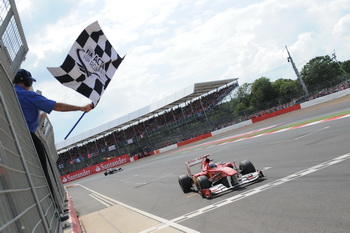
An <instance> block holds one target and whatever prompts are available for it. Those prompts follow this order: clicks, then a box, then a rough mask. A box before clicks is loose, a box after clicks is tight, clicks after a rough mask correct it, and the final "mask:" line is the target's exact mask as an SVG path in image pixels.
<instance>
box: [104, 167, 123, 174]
mask: <svg viewBox="0 0 350 233" xmlns="http://www.w3.org/2000/svg"><path fill="white" fill-rule="evenodd" d="M121 171H123V168H121V167H120V168H110V169H107V170H105V172H104V174H105V176H107V175H109V174H114V173H118V172H121Z"/></svg>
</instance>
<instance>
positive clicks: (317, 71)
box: [300, 55, 342, 91]
mask: <svg viewBox="0 0 350 233" xmlns="http://www.w3.org/2000/svg"><path fill="white" fill-rule="evenodd" d="M300 74H301V75H302V78H303V80H304V82H305V84H306V86H307V87H308V89H309V90H310V89H311V90H313V91H314V90H317V89H319V88H325V87H329V86H332V85H335V84H337V83H335V82H338V77H339V76H340V75H341V74H342V73H341V69H340V67H339V65H338V64H337V63H336V62H335V61H333V60H332V58H331V57H330V56H328V55H326V56H319V57H315V58H313V59H311V60H310V61H309V62H308V63H307V64H306V65H305V66H304V67H303V69H302V70H301V72H300Z"/></svg>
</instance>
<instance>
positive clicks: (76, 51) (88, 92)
mask: <svg viewBox="0 0 350 233" xmlns="http://www.w3.org/2000/svg"><path fill="white" fill-rule="evenodd" d="M123 59H124V57H123V58H121V57H120V56H119V55H118V53H117V52H116V51H115V50H114V49H113V47H112V45H111V44H110V43H109V41H108V39H107V37H106V36H105V35H104V33H103V31H102V29H101V27H100V25H99V24H98V22H97V21H96V22H94V23H93V24H91V25H89V26H88V27H87V28H85V29H84V31H83V32H82V33H81V34H80V35H79V37H78V38H77V40H76V41H75V42H74V44H73V46H72V48H71V49H70V51H69V54H68V55H67V57H66V59H65V60H64V62H63V64H62V65H61V66H60V67H50V68H47V69H48V70H49V71H50V72H51V74H52V75H53V76H54V77H55V78H56V79H57V80H58V81H59V82H60V83H62V84H63V85H65V86H67V87H69V88H72V89H73V90H75V91H77V92H79V93H80V94H82V95H84V96H85V97H87V98H89V99H90V100H91V101H92V103H93V104H94V106H96V105H97V103H98V102H99V101H100V98H101V96H102V94H103V92H104V91H105V90H106V88H107V86H108V84H109V83H110V81H111V79H112V77H113V75H114V73H115V71H116V70H117V69H118V67H119V65H120V63H121V62H122V61H123Z"/></svg>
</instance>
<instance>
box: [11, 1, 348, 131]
mask: <svg viewBox="0 0 350 233" xmlns="http://www.w3.org/2000/svg"><path fill="white" fill-rule="evenodd" d="M38 3H40V4H39V5H40V7H39V8H40V11H38V9H34V8H33V4H32V2H30V1H23V0H20V1H18V2H17V5H18V8H19V9H20V15H21V18H22V24H23V27H24V28H25V31H26V32H27V33H26V37H27V40H28V44H29V48H30V51H29V53H28V55H27V60H26V61H25V62H24V65H25V66H26V67H29V69H31V72H32V74H33V75H34V76H35V77H40V83H39V82H38V83H37V84H36V85H38V87H40V89H42V91H43V93H47V94H48V95H49V97H50V98H53V99H58V100H60V101H68V102H72V103H76V104H83V103H85V98H84V97H81V96H78V94H75V93H72V91H71V90H68V89H67V90H63V89H65V88H63V87H59V85H60V84H59V83H58V82H57V81H56V80H54V78H53V77H52V76H51V75H50V74H49V73H48V71H47V70H46V67H47V66H59V65H61V64H62V62H63V60H64V58H65V56H66V54H67V53H68V51H69V49H70V47H71V45H72V44H73V42H74V40H75V39H76V37H77V36H78V35H79V33H80V32H81V31H82V30H83V28H85V27H86V26H87V25H89V24H90V23H92V22H94V21H96V20H98V21H99V23H100V25H101V27H102V29H103V31H104V32H105V34H106V36H107V37H108V39H109V40H110V42H111V43H112V44H113V46H114V48H115V49H116V50H117V51H118V53H119V54H121V55H124V54H127V56H126V58H125V60H124V61H123V63H122V64H121V66H120V67H119V69H118V70H117V72H116V74H115V77H114V78H113V80H112V82H111V83H110V85H109V87H108V88H107V90H106V92H105V93H104V95H103V96H102V98H101V101H100V103H99V105H98V106H97V108H96V109H95V110H96V111H95V110H94V111H92V112H91V113H89V114H88V116H86V119H84V120H85V121H86V122H89V123H87V125H84V123H82V126H80V127H81V128H80V129H77V131H75V132H76V133H79V132H81V131H80V130H82V131H84V130H86V129H88V128H89V127H94V126H98V125H100V124H103V123H106V122H108V121H110V120H112V119H115V118H116V117H121V116H123V115H126V114H128V113H130V112H132V111H135V110H137V109H139V108H142V107H144V106H146V105H149V104H151V103H153V102H155V101H157V100H159V99H161V98H164V97H166V96H168V95H171V94H173V93H175V92H177V91H179V90H181V89H183V88H185V87H187V86H189V85H191V84H193V83H196V82H205V81H213V80H219V79H227V78H239V83H240V84H243V83H245V82H253V81H254V80H255V79H257V78H260V77H261V76H267V77H268V78H270V79H271V80H275V79H277V78H296V77H295V74H294V71H293V69H292V67H291V65H290V63H288V62H287V59H286V58H287V52H286V50H285V46H288V49H289V50H290V52H291V54H292V57H293V59H294V61H295V63H296V64H297V65H298V68H299V69H301V68H302V65H301V64H305V62H307V61H308V60H310V59H311V58H313V57H315V56H320V55H326V54H331V53H333V49H335V50H336V51H337V58H339V59H340V60H341V59H342V58H343V60H347V59H348V51H349V49H350V47H349V46H350V45H349V44H348V41H349V39H350V38H349V31H350V29H349V28H350V16H349V13H348V12H349V7H350V1H349V0H337V1H329V0H310V1H302V0H295V1H282V2H281V1H277V0H264V1H256V0H249V1H248V0H247V1H228V0H220V1H209V0H201V1H194V2H191V1H180V0H149V1H146V2H145V1H141V0H130V1H127V2H126V1H120V0H118V1H115V0H114V1H112V0H105V1H97V0H85V1H75V2H72V1H68V0H64V1H63V2H62V3H61V1H60V2H57V3H56V5H55V7H56V8H57V13H56V12H55V13H54V14H53V18H49V17H48V14H44V13H42V12H43V11H45V9H46V8H45V7H46V6H47V5H48V3H45V1H43V0H40V1H39V0H38ZM36 4H37V2H35V5H36ZM26 7H27V8H26ZM24 9H26V10H24ZM46 10H48V9H46ZM60 15H61V16H60ZM43 16H45V17H46V18H42V17H43ZM24 19H25V20H24ZM44 19H45V20H44ZM338 53H339V54H338ZM56 90H60V91H59V92H58V93H56ZM68 115H71V114H68ZM73 115H74V114H73ZM74 117H76V116H75V115H74V116H73V118H74ZM66 118H68V116H67V115H65V114H57V115H55V114H53V117H52V121H53V122H54V124H55V127H56V126H57V127H58V128H59V129H58V130H61V128H62V127H66V125H64V126H61V125H62V123H63V122H66ZM60 126H61V127H60ZM84 127H85V128H84ZM57 134H61V133H57Z"/></svg>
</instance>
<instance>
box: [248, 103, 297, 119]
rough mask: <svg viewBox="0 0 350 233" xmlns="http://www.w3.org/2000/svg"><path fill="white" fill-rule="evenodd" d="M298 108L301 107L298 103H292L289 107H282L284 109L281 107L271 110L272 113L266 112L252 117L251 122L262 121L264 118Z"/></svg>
mask: <svg viewBox="0 0 350 233" xmlns="http://www.w3.org/2000/svg"><path fill="white" fill-rule="evenodd" d="M299 109H301V106H300V104H297V105H293V106H291V107H288V108H284V109H281V110H278V111H275V112H272V113H268V114H265V115H262V116H258V117H254V118H252V122H253V123H256V122H259V121H263V120H266V119H269V118H272V117H275V116H279V115H282V114H286V113H288V112H293V111H296V110H299Z"/></svg>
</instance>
